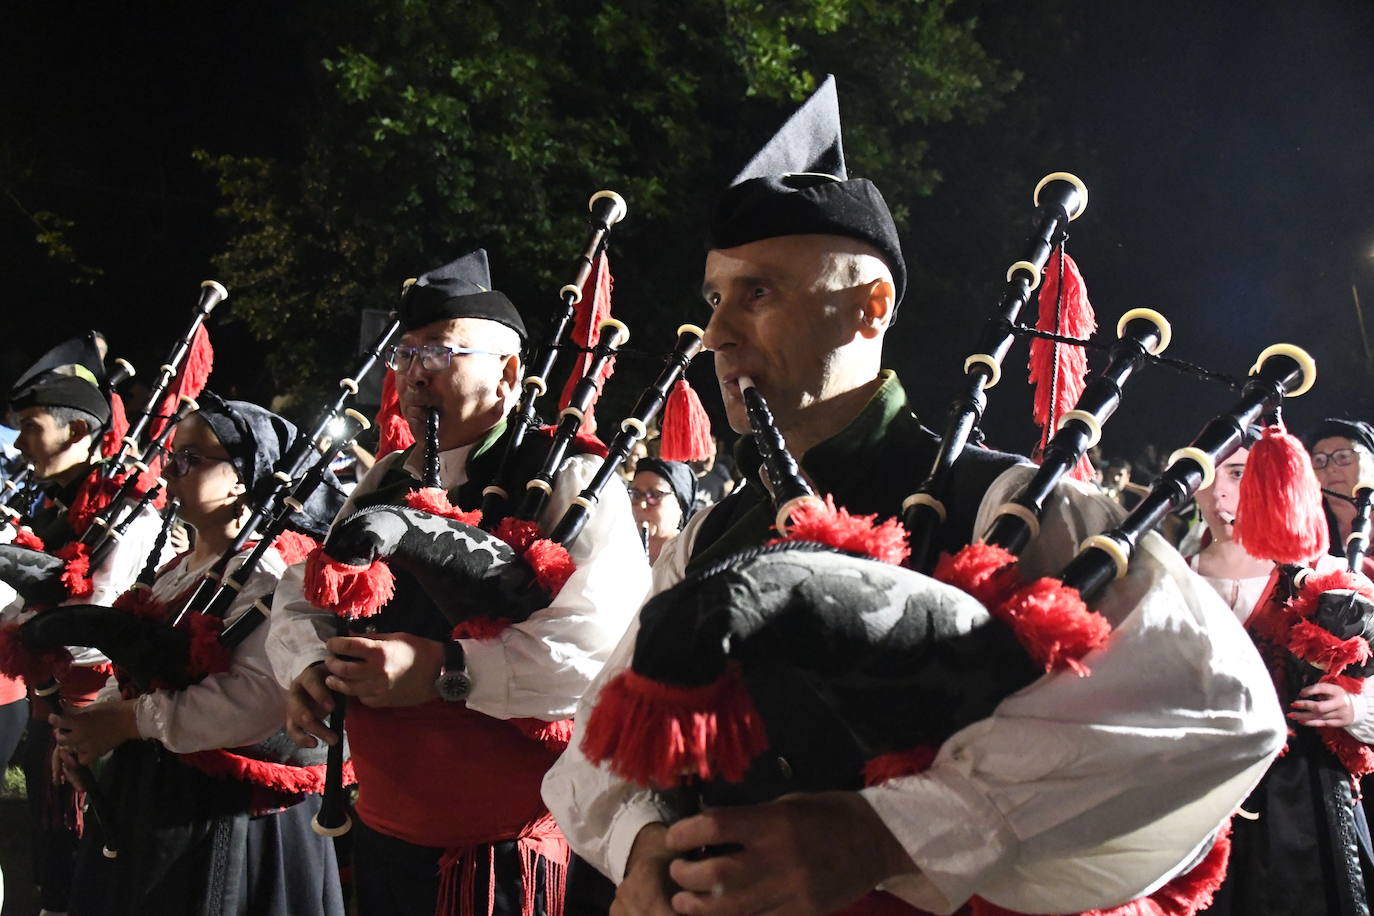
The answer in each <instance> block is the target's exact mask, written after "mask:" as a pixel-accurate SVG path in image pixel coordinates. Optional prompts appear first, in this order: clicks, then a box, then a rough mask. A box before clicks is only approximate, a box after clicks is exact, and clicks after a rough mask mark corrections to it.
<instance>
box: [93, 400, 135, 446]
mask: <svg viewBox="0 0 1374 916" xmlns="http://www.w3.org/2000/svg"><path fill="white" fill-rule="evenodd" d="M127 435H129V418H128V417H127V416H126V415H125V413H124V399H123V398H121V397H120V396H119V392H118V391H111V392H110V425H109V428H108V429H106V430H105V433H104V435H102V436H101V437H100V454H102V455H104V456H105V457H106V458H113V457H114V456H115V455H116V454H118V453H119V446H120V443H122V442H123V441H124V437H125V436H127Z"/></svg>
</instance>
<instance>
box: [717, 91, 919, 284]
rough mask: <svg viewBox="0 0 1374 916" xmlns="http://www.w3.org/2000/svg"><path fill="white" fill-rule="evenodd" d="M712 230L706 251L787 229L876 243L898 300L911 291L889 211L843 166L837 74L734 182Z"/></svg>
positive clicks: (865, 182)
mask: <svg viewBox="0 0 1374 916" xmlns="http://www.w3.org/2000/svg"><path fill="white" fill-rule="evenodd" d="M708 233H709V234H708V238H707V243H706V247H707V248H708V249H711V248H734V247H735V246H737V245H746V244H748V243H749V242H757V241H759V240H761V239H769V238H776V237H778V236H784V235H840V236H845V237H847V238H853V239H858V240H859V241H861V242H867V243H868V244H869V245H872V246H873V247H874V248H876V249H877V250H878V254H879V255H880V256H881V257H882V259H883V261H884V262H885V263H886V264H887V266H888V269H889V270H891V271H892V280H893V284H894V285H895V286H896V303H897V304H900V303H901V301H902V296H903V295H905V293H906V262H905V261H904V260H903V258H902V245H901V242H900V241H899V240H898V238H897V226H896V224H895V223H894V222H893V221H892V212H891V211H890V210H888V208H887V202H886V201H885V200H883V195H882V193H881V192H880V191H879V190H878V189H877V188H876V187H875V186H874V185H873V183H872V182H871V181H869V180H868V179H866V178H850V177H849V173H848V171H847V170H846V168H845V163H844V146H843V143H842V141H841V136H840V107H839V101H838V99H837V97H836V94H835V78H834V77H833V76H827V77H826V78H825V82H823V83H822V84H821V86H820V88H819V89H817V90H816V91H815V92H814V93H812V94H811V97H810V98H808V99H807V100H806V101H805V102H803V103H802V106H801V107H800V108H798V109H797V110H796V112H794V113H793V114H792V116H791V117H790V118H788V119H787V123H786V124H784V125H783V126H782V127H781V128H780V129H779V130H778V132H777V133H776V134H774V135H773V138H772V139H771V140H769V141H768V143H767V144H765V145H764V147H763V149H761V150H759V152H758V153H757V154H756V155H755V156H754V158H753V159H751V160H750V162H749V164H748V165H746V166H745V167H744V169H743V170H741V171H740V173H739V174H738V175H736V176H735V177H734V179H733V180H732V181H731V182H730V189H729V190H728V191H726V192H725V195H724V196H723V197H722V198H721V200H720V202H719V204H718V205H717V206H716V211H715V215H714V216H713V217H712V218H711V225H710V229H709V230H708Z"/></svg>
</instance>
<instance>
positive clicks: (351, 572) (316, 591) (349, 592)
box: [304, 547, 396, 619]
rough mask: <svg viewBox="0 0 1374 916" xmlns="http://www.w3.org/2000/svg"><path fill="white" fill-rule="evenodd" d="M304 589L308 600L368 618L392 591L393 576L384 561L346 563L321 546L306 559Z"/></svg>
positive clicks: (394, 585) (324, 606)
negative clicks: (360, 564)
mask: <svg viewBox="0 0 1374 916" xmlns="http://www.w3.org/2000/svg"><path fill="white" fill-rule="evenodd" d="M304 592H305V597H306V599H307V600H309V601H310V603H312V604H314V605H315V606H316V607H319V608H323V609H324V610H327V611H333V612H334V613H335V614H338V615H339V616H340V617H348V618H350V619H356V618H358V617H371V616H372V615H373V614H376V613H377V612H378V611H380V610H381V609H382V607H383V606H384V605H385V604H386V603H387V602H388V601H390V600H391V598H392V596H393V595H395V594H396V577H395V576H394V575H393V574H392V572H391V567H389V566H387V565H386V561H385V560H380V559H378V560H373V561H372V562H371V563H370V564H368V565H367V566H349V565H348V564H347V563H339V562H336V561H335V560H332V559H330V557H329V555H328V554H327V553H325V552H324V548H323V547H321V548H317V549H316V550H314V551H311V553H310V556H309V557H307V558H306V561H305V588H304Z"/></svg>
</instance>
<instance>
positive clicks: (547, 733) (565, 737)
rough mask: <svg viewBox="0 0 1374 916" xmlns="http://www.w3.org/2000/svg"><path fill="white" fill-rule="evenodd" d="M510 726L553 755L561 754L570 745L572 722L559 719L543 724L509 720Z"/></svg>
mask: <svg viewBox="0 0 1374 916" xmlns="http://www.w3.org/2000/svg"><path fill="white" fill-rule="evenodd" d="M509 721H510V724H511V725H514V726H515V728H516V730H517V731H519V732H520V733H521V734H522V735H524V736H525V737H527V738H532V739H534V740H535V741H538V742H539V743H540V744H542V745H544V747H545V748H546V749H548V750H550V751H553V752H554V753H555V754H561V753H563V752H564V751H565V750H567V749H568V745H569V744H571V743H572V736H573V720H572V719H559V720H558V721H557V722H545V721H544V720H543V719H510V720H509Z"/></svg>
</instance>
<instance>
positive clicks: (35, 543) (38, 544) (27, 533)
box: [10, 528, 45, 550]
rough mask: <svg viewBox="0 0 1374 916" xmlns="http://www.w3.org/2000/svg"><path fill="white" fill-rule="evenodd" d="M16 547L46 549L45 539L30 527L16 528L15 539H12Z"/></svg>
mask: <svg viewBox="0 0 1374 916" xmlns="http://www.w3.org/2000/svg"><path fill="white" fill-rule="evenodd" d="M10 543H11V544H14V545H15V546H16V547H27V548H29V549H30V550H44V549H45V548H44V546H43V539H42V538H41V537H39V536H38V535H36V534H34V533H33V532H32V531H31V530H29V529H28V528H16V529H15V530H14V540H13V541H10Z"/></svg>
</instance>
